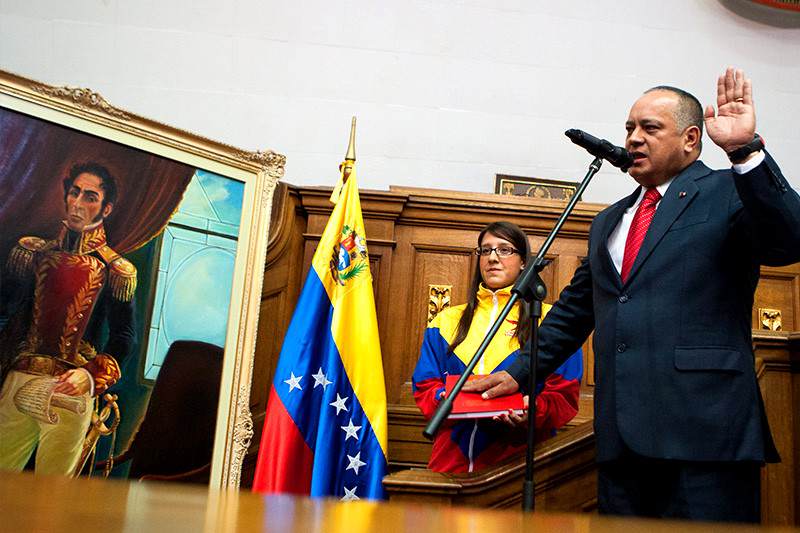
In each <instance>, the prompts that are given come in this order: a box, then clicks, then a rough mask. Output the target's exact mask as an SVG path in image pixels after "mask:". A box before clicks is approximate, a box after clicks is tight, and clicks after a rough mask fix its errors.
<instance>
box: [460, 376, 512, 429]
mask: <svg viewBox="0 0 800 533" xmlns="http://www.w3.org/2000/svg"><path fill="white" fill-rule="evenodd" d="M460 377H461V376H447V380H446V381H445V392H446V394H447V395H448V396H449V395H450V392H451V391H452V390H453V387H454V386H455V384H456V381H458V378H460ZM477 377H478V376H470V377H469V378H468V379H467V381H469V380H471V379H474V378H477ZM524 405H525V404H524V403H523V402H522V394H521V393H519V392H515V393H513V394H507V395H505V396H498V397H497V398H492V399H491V400H484V399H483V398H481V393H479V392H464V391H461V392H459V393H458V396H456V400H455V402H453V410H452V411H451V412H450V416H448V417H447V418H454V419H460V418H491V417H493V416H497V415H501V414H503V413H508V410H509V409H511V410H513V411H515V412H516V413H517V414H518V415H521V414H522V413H523V412H524V409H523V408H524Z"/></svg>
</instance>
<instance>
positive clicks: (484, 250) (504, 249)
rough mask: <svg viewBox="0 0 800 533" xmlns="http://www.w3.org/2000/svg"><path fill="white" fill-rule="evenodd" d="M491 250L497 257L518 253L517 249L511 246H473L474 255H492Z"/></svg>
mask: <svg viewBox="0 0 800 533" xmlns="http://www.w3.org/2000/svg"><path fill="white" fill-rule="evenodd" d="M492 252H494V253H496V254H497V257H511V256H512V255H514V254H518V253H519V250H517V249H516V248H512V247H511V246H498V247H497V248H490V247H489V246H479V247H478V248H475V255H479V256H481V257H489V256H490V255H492Z"/></svg>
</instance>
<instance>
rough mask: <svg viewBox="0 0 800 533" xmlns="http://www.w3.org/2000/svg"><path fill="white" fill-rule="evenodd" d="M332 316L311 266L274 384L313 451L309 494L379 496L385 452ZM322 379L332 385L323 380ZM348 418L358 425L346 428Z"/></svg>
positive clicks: (285, 342) (329, 304)
mask: <svg viewBox="0 0 800 533" xmlns="http://www.w3.org/2000/svg"><path fill="white" fill-rule="evenodd" d="M332 315H333V306H332V305H331V302H330V299H329V298H328V294H327V292H326V291H325V288H324V286H323V285H322V282H321V281H320V279H319V277H318V276H317V274H316V271H315V270H314V269H313V268H312V269H311V270H310V271H309V273H308V276H307V278H306V282H305V285H304V286H303V290H302V292H301V294H300V299H299V300H298V302H297V307H296V308H295V312H294V315H293V316H292V322H291V324H290V325H289V329H288V331H287V332H286V338H285V339H284V341H283V349H282V350H281V355H280V358H279V360H278V361H279V362H278V368H277V369H276V371H275V377H274V380H273V384H274V386H275V390H276V391H277V393H278V395H279V396H280V398H281V401H283V404H284V406H285V407H286V410H287V412H288V413H289V415H290V416H291V417H292V419H293V420H294V421H295V424H297V426H298V428H299V429H300V432H301V433H302V435H303V438H304V439H305V441H306V443H307V444H308V446H309V447H310V448H311V451H312V452H313V453H314V471H313V477H312V481H311V496H338V497H343V496H345V495H346V492H345V488H346V489H347V491H348V492H350V493H352V490H353V489H354V488H355V493H354V494H355V495H356V496H358V498H370V499H377V498H383V497H384V491H383V485H382V484H381V480H382V478H383V476H384V475H385V474H386V470H387V464H386V457H385V455H384V454H383V450H382V449H381V447H380V444H379V442H378V439H377V437H376V436H375V433H374V431H373V430H372V426H371V424H370V422H369V420H368V419H367V417H366V415H365V414H364V410H363V409H362V407H361V403H360V402H359V401H358V398H356V397H355V394H354V393H353V387H352V385H351V384H350V380H349V379H348V377H347V374H346V373H345V370H344V366H343V365H342V359H341V357H340V355H339V350H338V349H337V347H336V344H335V342H334V340H333V336H332V334H331V317H332ZM320 369H322V373H321V374H320V373H319V370H320ZM314 375H317V377H316V378H315V377H314ZM292 376H294V378H295V380H294V382H292ZM300 376H302V377H300ZM323 376H324V377H323ZM287 380H288V381H289V383H287ZM326 381H329V382H330V384H327V385H324V383H325V382H326ZM293 383H296V384H297V385H299V387H300V388H297V387H296V386H295V387H293V386H292V385H293ZM345 398H346V400H345ZM337 400H339V405H340V407H339V408H337V407H336V402H337ZM331 404H334V405H331ZM341 406H344V407H345V408H346V410H345V409H344V408H342V407H341ZM337 411H338V414H337ZM351 421H352V426H353V427H354V428H355V427H358V426H360V429H350V427H351ZM342 427H346V428H348V430H349V431H350V435H351V436H348V432H347V431H348V430H345V429H342ZM352 435H357V436H358V439H356V438H355V436H352ZM348 456H349V457H348ZM361 463H365V464H361Z"/></svg>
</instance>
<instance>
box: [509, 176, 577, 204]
mask: <svg viewBox="0 0 800 533" xmlns="http://www.w3.org/2000/svg"><path fill="white" fill-rule="evenodd" d="M579 185H580V183H577V182H571V181H559V180H551V179H545V178H531V177H525V176H509V175H506V174H495V179H494V192H495V194H503V195H506V196H528V197H529V198H547V199H550V200H569V199H571V198H572V197H573V196H574V195H575V192H576V191H577V190H578V186H579Z"/></svg>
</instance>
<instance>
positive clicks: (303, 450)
mask: <svg viewBox="0 0 800 533" xmlns="http://www.w3.org/2000/svg"><path fill="white" fill-rule="evenodd" d="M313 466H314V454H313V453H312V452H311V449H310V448H309V447H308V445H307V444H306V442H305V440H303V435H302V434H301V433H300V430H299V429H298V428H297V426H296V425H295V423H294V420H292V417H291V416H289V413H288V412H287V411H286V407H284V405H283V402H282V401H281V398H280V396H278V394H277V393H276V392H275V387H274V386H273V387H271V389H270V392H269V401H268V403H267V415H266V418H265V420H264V432H263V433H262V434H261V446H260V447H259V449H258V462H257V463H256V475H255V477H254V478H253V491H254V492H288V493H292V494H309V493H310V492H311V471H312V468H313Z"/></svg>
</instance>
